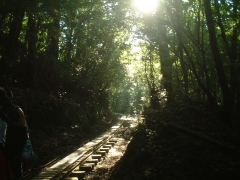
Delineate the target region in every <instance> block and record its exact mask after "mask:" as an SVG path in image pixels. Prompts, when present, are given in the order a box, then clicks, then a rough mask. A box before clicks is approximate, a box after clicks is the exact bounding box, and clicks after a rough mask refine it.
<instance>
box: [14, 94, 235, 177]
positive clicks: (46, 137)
mask: <svg viewBox="0 0 240 180" xmlns="http://www.w3.org/2000/svg"><path fill="white" fill-rule="evenodd" d="M28 93H29V92H28ZM24 95H25V94H21V92H18V94H17V97H16V99H15V100H16V102H19V103H20V105H21V104H24V105H25V106H23V110H25V109H27V113H28V115H29V117H28V118H27V120H28V123H29V126H30V139H31V141H32V144H33V148H34V151H35V153H36V154H37V155H38V156H39V160H38V163H37V164H36V165H35V166H34V167H38V166H41V165H44V164H45V163H47V162H49V161H51V160H53V159H54V158H57V157H58V156H60V155H62V154H67V153H70V152H72V151H73V150H75V149H77V148H79V147H80V146H81V145H82V144H84V143H85V142H87V141H89V140H90V139H92V138H94V137H95V136H97V135H98V134H100V133H101V132H104V131H105V130H106V129H107V128H109V127H110V126H112V124H113V123H114V121H115V120H116V119H117V117H112V119H111V120H110V121H108V122H106V121H102V120H98V121H93V122H89V123H86V120H85V119H81V121H82V125H81V124H80V125H77V126H74V125H71V124H68V121H66V122H65V123H63V120H62V119H58V118H57V117H58V116H59V115H56V113H58V111H57V110H58V107H61V108H60V109H62V110H63V111H64V108H66V107H68V106H67V104H65V103H64V105H63V106H62V105H61V104H63V103H62V102H61V101H60V102H57V101H53V102H54V103H53V102H52V103H50V104H49V100H48V103H46V104H47V106H45V107H41V109H40V110H42V112H41V111H40V110H39V109H38V105H39V106H40V105H42V104H43V102H42V101H41V99H44V98H43V97H41V96H40V97H38V98H37V99H36V98H35V97H33V96H34V95H32V94H29V95H28V96H27V95H25V96H24ZM20 96H24V97H26V98H25V99H24V98H19V97H20ZM31 97H33V98H31ZM24 100H25V101H27V102H28V104H26V103H24ZM44 101H47V100H44ZM51 105H54V106H53V109H51ZM31 106H33V107H31ZM70 106H73V105H71V104H70ZM54 107H55V109H54ZM69 109H72V110H74V109H73V108H71V107H70V108H69ZM69 109H66V110H68V111H69ZM53 110H54V111H53ZM36 112H39V113H42V114H39V113H36ZM49 112H52V115H53V116H51V114H48V113H49ZM54 113H55V114H54ZM60 113H63V112H60ZM38 114H39V115H38ZM43 114H48V115H47V116H44V115H43ZM61 116H62V114H61ZM143 116H144V118H145V122H144V123H142V124H139V126H138V130H137V131H136V132H135V133H134V134H133V137H132V140H131V142H130V144H129V145H128V148H127V151H126V152H125V154H124V156H123V157H122V158H121V159H120V160H119V162H118V163H117V164H116V165H115V166H114V167H113V168H112V169H111V171H110V173H111V174H110V175H108V177H111V178H110V179H112V180H135V179H136V180H145V179H147V180H155V179H178V180H179V179H189V180H190V179H191V180H192V179H194V180H197V179H200V180H201V179H231V180H232V179H239V178H240V173H239V169H240V152H239V147H240V138H239V133H238V132H237V131H234V130H232V129H231V128H230V127H228V126H227V125H225V124H224V123H223V121H222V120H221V117H220V116H219V110H218V108H213V107H211V106H209V105H207V104H205V103H201V102H197V101H195V102H194V101H189V102H182V103H175V104H172V105H171V106H168V107H165V108H162V109H161V110H150V109H149V110H146V111H145V112H144V113H143ZM48 117H49V119H48ZM51 117H53V118H55V119H54V120H53V121H51ZM62 117H63V116H62ZM42 118H44V119H42ZM46 118H47V119H46ZM58 121H59V122H58ZM168 124H175V125H180V126H183V127H185V128H187V129H189V130H192V131H194V132H195V133H197V134H199V135H200V137H201V136H204V137H205V138H199V137H196V136H195V135H194V134H191V133H190V134H189V133H185V132H184V131H178V130H176V129H173V128H172V127H170V126H168ZM206 137H207V139H206ZM208 138H209V139H211V138H213V139H214V140H216V141H219V142H222V143H223V144H227V145H229V146H230V147H232V146H233V147H234V149H231V148H228V146H226V147H225V146H224V145H223V146H222V145H219V144H216V143H213V142H211V141H209V140H208ZM34 167H31V168H34ZM29 170H31V169H28V166H26V167H25V171H29Z"/></svg>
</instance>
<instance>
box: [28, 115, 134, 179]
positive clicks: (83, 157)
mask: <svg viewBox="0 0 240 180" xmlns="http://www.w3.org/2000/svg"><path fill="white" fill-rule="evenodd" d="M130 122H132V119H124V120H119V122H118V123H117V124H116V125H114V126H112V127H111V129H109V130H108V131H107V132H105V133H103V134H101V135H100V136H98V137H97V138H95V139H93V140H92V141H91V142H88V143H86V144H85V145H83V146H82V147H80V148H79V149H77V150H76V151H74V152H72V153H71V154H69V155H67V156H64V157H58V158H56V159H54V160H52V161H51V162H49V163H47V164H46V165H44V166H42V167H39V168H38V169H35V170H34V171H32V172H29V173H27V174H26V175H25V176H24V180H40V179H41V180H53V179H54V180H78V179H83V178H84V176H86V175H87V174H88V173H89V172H91V171H92V170H93V169H94V166H95V165H96V164H97V163H98V162H99V161H101V159H103V158H104V156H105V155H106V153H108V151H109V150H110V149H111V148H112V147H113V146H114V144H115V143H116V142H117V141H118V137H117V135H119V134H121V135H123V136H124V135H126V134H127V133H126V132H128V131H129V130H128V129H131V127H130V126H131V123H130Z"/></svg>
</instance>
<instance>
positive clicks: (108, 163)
mask: <svg viewBox="0 0 240 180" xmlns="http://www.w3.org/2000/svg"><path fill="white" fill-rule="evenodd" d="M129 142H130V141H126V140H125V139H123V138H119V140H118V142H116V143H115V145H114V146H113V147H112V148H111V149H110V151H109V152H108V153H107V154H106V156H105V157H104V159H103V160H102V161H100V162H99V163H98V164H97V166H96V167H95V168H94V171H93V172H91V173H90V174H88V175H87V176H86V177H85V179H87V180H90V179H91V180H100V179H101V180H107V179H109V177H110V175H111V171H112V169H113V167H114V166H115V164H116V163H117V161H119V160H120V159H121V157H122V156H123V154H124V153H125V151H126V149H127V146H128V144H129Z"/></svg>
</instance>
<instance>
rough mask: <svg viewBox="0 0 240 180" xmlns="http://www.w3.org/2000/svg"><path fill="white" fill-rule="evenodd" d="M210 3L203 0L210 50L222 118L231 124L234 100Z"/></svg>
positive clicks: (207, 0)
mask: <svg viewBox="0 0 240 180" xmlns="http://www.w3.org/2000/svg"><path fill="white" fill-rule="evenodd" d="M210 3H211V1H209V0H204V6H205V13H206V19H207V27H208V32H209V40H210V46H211V50H212V55H213V59H214V62H215V67H216V71H217V76H218V80H219V83H220V87H221V90H222V96H223V111H222V112H223V118H224V120H226V121H227V123H228V124H231V123H232V122H231V120H232V115H233V110H234V104H233V102H234V100H233V97H232V95H231V93H230V89H229V87H228V82H227V78H226V75H225V72H224V68H223V62H222V58H221V55H220V52H219V48H218V42H217V36H216V32H215V24H214V20H213V14H212V9H211V4H210Z"/></svg>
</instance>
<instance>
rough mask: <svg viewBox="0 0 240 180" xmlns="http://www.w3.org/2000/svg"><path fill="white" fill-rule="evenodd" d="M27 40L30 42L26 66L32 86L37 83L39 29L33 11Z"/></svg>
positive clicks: (29, 16)
mask: <svg viewBox="0 0 240 180" xmlns="http://www.w3.org/2000/svg"><path fill="white" fill-rule="evenodd" d="M26 40H27V43H28V56H27V67H26V75H27V76H26V79H27V81H28V84H29V85H30V86H32V87H34V86H35V83H36V74H37V40H38V37H37V29H36V20H35V17H34V15H33V14H32V13H28V29H27V33H26Z"/></svg>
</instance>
